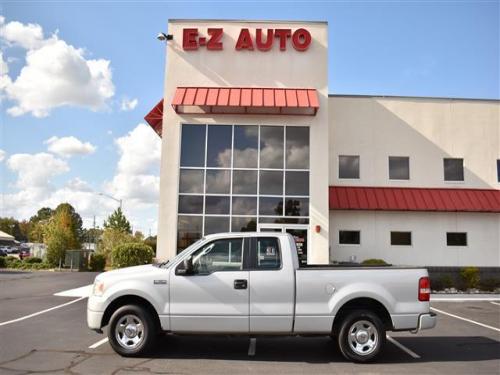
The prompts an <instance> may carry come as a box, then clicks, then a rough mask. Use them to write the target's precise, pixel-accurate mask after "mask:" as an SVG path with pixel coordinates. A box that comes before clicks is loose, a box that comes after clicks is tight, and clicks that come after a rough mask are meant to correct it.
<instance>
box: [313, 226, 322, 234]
mask: <svg viewBox="0 0 500 375" xmlns="http://www.w3.org/2000/svg"><path fill="white" fill-rule="evenodd" d="M314 231H315V232H316V233H319V232H321V225H316V226H315V227H314Z"/></svg>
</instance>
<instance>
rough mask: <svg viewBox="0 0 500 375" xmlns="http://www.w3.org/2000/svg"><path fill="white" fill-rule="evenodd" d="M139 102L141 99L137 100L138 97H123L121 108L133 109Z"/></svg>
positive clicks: (123, 109)
mask: <svg viewBox="0 0 500 375" xmlns="http://www.w3.org/2000/svg"><path fill="white" fill-rule="evenodd" d="M138 103H139V100H137V99H129V98H123V99H122V103H121V105H120V109H121V110H122V111H131V110H133V109H134V108H135V107H137V104H138Z"/></svg>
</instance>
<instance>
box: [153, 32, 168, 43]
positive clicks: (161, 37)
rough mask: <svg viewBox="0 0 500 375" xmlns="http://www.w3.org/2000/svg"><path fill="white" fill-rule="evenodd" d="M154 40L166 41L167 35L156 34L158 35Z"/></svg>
mask: <svg viewBox="0 0 500 375" xmlns="http://www.w3.org/2000/svg"><path fill="white" fill-rule="evenodd" d="M156 39H158V40H161V41H164V40H167V34H165V33H158V35H157V36H156Z"/></svg>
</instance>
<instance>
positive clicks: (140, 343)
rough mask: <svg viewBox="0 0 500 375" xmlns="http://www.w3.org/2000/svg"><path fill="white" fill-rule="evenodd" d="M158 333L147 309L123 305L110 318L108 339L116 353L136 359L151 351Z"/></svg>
mask: <svg viewBox="0 0 500 375" xmlns="http://www.w3.org/2000/svg"><path fill="white" fill-rule="evenodd" d="M158 332H159V328H158V326H157V324H156V322H155V320H154V319H153V317H152V316H151V313H150V312H149V311H148V310H147V309H145V308H144V307H142V306H137V305H125V306H122V307H120V308H119V309H117V310H116V311H115V312H114V313H113V315H112V316H111V319H110V324H109V328H108V339H109V343H110V345H111V347H112V348H113V350H114V351H115V352H116V353H118V354H120V355H121V356H123V357H136V356H140V355H143V354H145V353H147V352H148V351H149V350H150V349H151V347H152V346H153V344H154V342H155V339H156V337H157V336H158Z"/></svg>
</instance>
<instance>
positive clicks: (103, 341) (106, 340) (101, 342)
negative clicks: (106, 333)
mask: <svg viewBox="0 0 500 375" xmlns="http://www.w3.org/2000/svg"><path fill="white" fill-rule="evenodd" d="M107 342H108V338H107V337H105V338H103V339H102V340H99V341H97V342H96V343H93V344H92V345H90V346H89V349H95V348H97V347H99V346H101V345H102V344H106V343H107Z"/></svg>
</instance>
